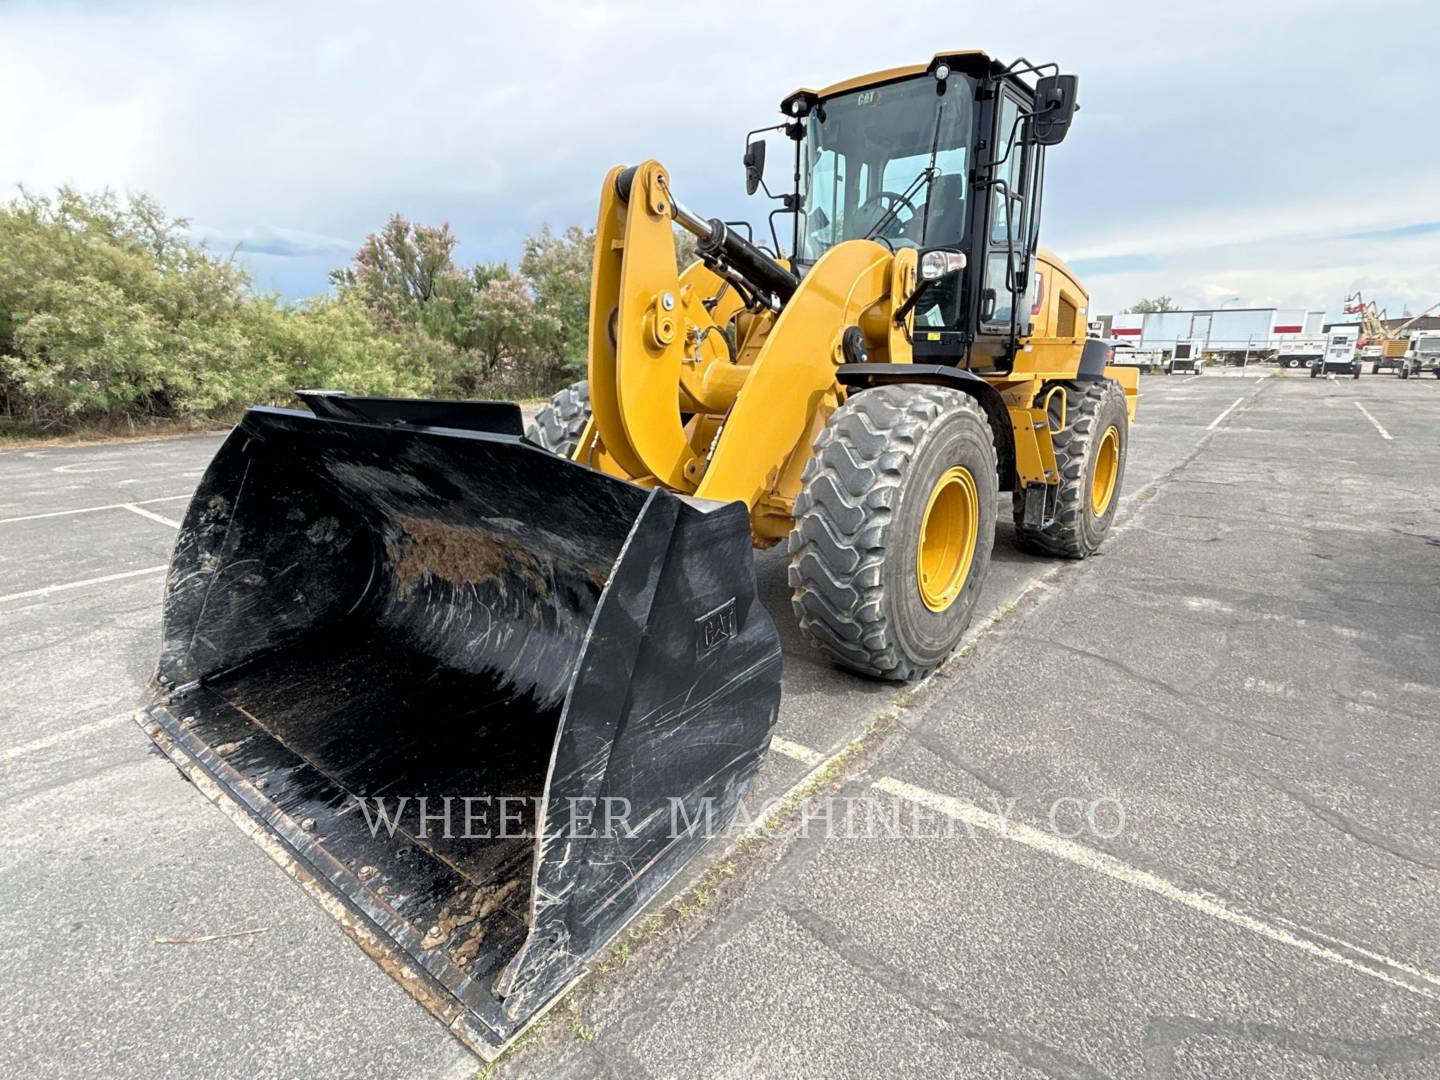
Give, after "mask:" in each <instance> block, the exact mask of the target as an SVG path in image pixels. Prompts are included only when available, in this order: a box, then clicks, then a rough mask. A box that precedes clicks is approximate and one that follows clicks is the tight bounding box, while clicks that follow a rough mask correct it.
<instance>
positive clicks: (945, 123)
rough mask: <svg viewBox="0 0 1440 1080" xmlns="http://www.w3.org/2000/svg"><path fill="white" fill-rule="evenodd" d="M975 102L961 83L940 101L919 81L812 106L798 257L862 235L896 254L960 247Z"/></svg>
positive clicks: (931, 84) (956, 78) (952, 84)
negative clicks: (906, 250) (903, 250)
mask: <svg viewBox="0 0 1440 1080" xmlns="http://www.w3.org/2000/svg"><path fill="white" fill-rule="evenodd" d="M973 96H974V93H973V88H972V85H971V82H970V80H969V79H968V78H965V77H964V76H960V75H951V76H950V79H949V83H948V86H947V92H946V93H945V94H944V95H943V96H941V95H937V94H936V93H935V81H934V80H933V79H931V78H930V77H929V76H925V77H922V78H915V79H908V80H906V81H904V82H898V83H891V84H890V85H888V86H879V87H874V88H872V89H869V90H857V91H855V92H853V93H849V94H841V95H839V96H837V97H833V98H829V99H827V100H826V101H823V102H821V103H820V104H818V105H817V106H815V107H814V108H813V109H811V110H810V114H809V116H808V117H807V118H806V128H805V159H804V160H805V168H804V172H803V175H802V188H801V218H800V241H799V245H798V248H799V249H798V250H797V251H796V256H797V258H798V259H799V260H800V261H801V262H814V261H815V260H816V259H818V258H819V257H820V256H821V255H823V254H824V253H825V252H826V250H828V249H829V248H830V247H832V246H833V245H835V244H838V243H840V242H841V241H843V240H855V239H859V238H861V237H866V236H869V237H872V238H873V239H876V240H880V241H882V242H884V243H887V244H889V245H890V246H891V247H892V248H895V249H899V248H902V247H921V246H922V245H923V246H925V247H936V246H941V245H944V246H957V247H958V246H961V245H962V244H963V242H964V240H965V227H966V216H967V215H966V200H967V198H968V195H969V193H968V192H967V191H966V171H967V169H968V167H969V163H968V161H967V156H968V153H967V152H968V150H969V141H970V131H971V123H970V109H971V100H972V98H973ZM932 161H933V171H932Z"/></svg>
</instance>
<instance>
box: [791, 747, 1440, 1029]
mask: <svg viewBox="0 0 1440 1080" xmlns="http://www.w3.org/2000/svg"><path fill="white" fill-rule="evenodd" d="M770 745H771V747H772V748H773V749H775V750H777V751H779V752H780V753H782V754H784V755H785V756H786V757H790V758H794V759H796V760H797V761H802V762H804V763H805V764H807V765H814V766H815V768H813V769H812V770H811V771H810V772H809V773H808V774H806V777H805V779H803V780H801V781H800V783H798V784H796V785H795V786H794V787H792V788H791V789H790V792H795V791H799V790H801V789H802V788H803V787H804V786H805V784H806V783H807V782H808V781H809V780H810V778H811V777H812V776H815V775H817V774H819V773H820V772H821V771H822V770H823V769H824V767H825V766H826V765H827V764H828V763H829V762H830V761H831V760H833V758H827V757H825V755H823V754H821V753H820V752H819V751H818V750H812V749H811V748H810V747H808V746H802V745H801V744H799V743H795V742H791V741H790V740H788V739H772V740H771V743H770ZM837 756H838V755H837ZM870 786H871V787H872V788H874V789H875V790H877V791H883V792H885V794H887V795H894V796H896V797H897V798H901V799H904V800H905V801H906V802H911V803H915V804H916V805H919V806H924V807H928V808H929V809H931V810H934V811H936V812H938V813H941V814H944V815H945V816H946V817H949V818H953V819H954V820H956V821H959V822H962V823H963V824H965V825H966V826H968V827H970V828H971V829H983V830H985V831H986V832H989V833H994V834H995V835H996V836H999V837H1000V838H1001V839H1004V840H1014V841H1015V842H1016V843H1019V844H1023V845H1025V846H1026V847H1028V848H1032V849H1034V850H1036V851H1039V852H1043V853H1044V854H1046V855H1050V856H1053V857H1055V858H1059V859H1064V860H1065V861H1066V862H1069V863H1072V864H1073V865H1075V866H1079V867H1081V868H1083V869H1085V870H1089V871H1091V872H1092V873H1097V874H1103V875H1105V876H1106V877H1108V878H1111V879H1112V880H1114V881H1118V882H1120V883H1122V884H1124V885H1129V886H1131V887H1132V888H1137V889H1142V890H1144V891H1145V892H1148V893H1152V894H1154V895H1155V896H1159V897H1160V898H1161V899H1164V900H1169V901H1171V902H1172V903H1176V904H1180V905H1181V906H1183V907H1187V908H1189V909H1190V910H1191V911H1195V912H1198V913H1199V914H1201V915H1205V916H1208V917H1209V918H1212V919H1217V920H1219V921H1220V922H1224V923H1228V924H1230V925H1231V926H1235V927H1239V928H1240V929H1242V930H1248V931H1250V932H1251V933H1252V934H1258V935H1260V936H1261V937H1263V938H1267V939H1269V940H1270V941H1273V942H1276V943H1277V944H1280V945H1288V946H1290V947H1291V948H1293V949H1299V950H1300V951H1301V952H1304V953H1308V954H1309V955H1311V956H1313V957H1315V958H1317V959H1320V960H1325V961H1327V962H1328V963H1331V964H1338V965H1339V966H1340V967H1344V968H1349V969H1350V970H1351V971H1357V972H1359V973H1360V974H1362V975H1368V976H1370V978H1372V979H1377V980H1379V981H1380V982H1383V983H1387V984H1389V985H1391V986H1394V987H1397V988H1399V989H1401V990H1408V991H1409V992H1410V993H1412V994H1418V995H1419V996H1420V997H1424V998H1429V999H1430V1000H1432V1001H1440V975H1435V974H1433V973H1432V972H1429V971H1425V970H1424V969H1422V968H1418V967H1415V966H1414V965H1413V964H1407V963H1405V962H1404V961H1403V960H1396V959H1394V958H1393V957H1389V956H1385V955H1383V954H1381V953H1377V952H1374V951H1372V950H1370V949H1367V948H1365V947H1364V946H1361V945H1354V944H1351V943H1350V942H1348V941H1344V940H1342V939H1340V938H1337V937H1334V936H1333V935H1330V934H1323V933H1320V932H1319V931H1312V930H1310V929H1309V928H1307V927H1304V926H1301V925H1299V924H1298V923H1295V922H1292V921H1290V920H1289V919H1278V920H1274V921H1272V920H1269V919H1265V918H1262V917H1260V916H1258V915H1253V914H1251V913H1249V912H1246V911H1240V910H1238V909H1237V908H1235V907H1233V906H1231V904H1230V903H1229V902H1228V901H1227V900H1225V899H1223V898H1222V897H1219V896H1216V895H1215V894H1213V893H1208V892H1204V891H1203V890H1200V889H1192V888H1189V887H1187V886H1184V885H1178V884H1176V883H1175V882H1173V881H1169V880H1167V879H1165V878H1163V877H1160V876H1159V875H1158V874H1153V873H1151V872H1150V871H1148V870H1142V869H1140V868H1139V867H1136V866H1131V865H1130V864H1129V863H1127V862H1125V861H1124V860H1122V859H1119V858H1117V857H1116V856H1114V855H1111V854H1109V853H1107V852H1104V851H1100V850H1098V849H1096V848H1092V847H1089V846H1087V845H1085V844H1081V843H1077V842H1076V841H1074V840H1070V839H1068V838H1066V837H1063V836H1059V835H1056V834H1054V833H1048V832H1045V831H1044V830H1042V829H1037V828H1035V827H1033V826H1031V825H1026V824H1024V823H1023V822H1019V821H1016V820H1014V819H1013V818H1012V817H1008V816H1007V817H1003V818H1002V817H1001V816H1000V815H999V814H996V813H994V812H993V811H990V810H986V809H984V808H983V807H980V806H977V805H976V804H974V803H971V802H966V801H965V800H963V799H957V798H954V797H952V796H949V795H941V794H939V793H938V792H935V791H930V790H929V789H927V788H922V787H916V786H915V785H914V784H907V783H906V782H905V781H903V780H897V779H895V778H894V777H893V776H882V777H880V778H879V779H878V780H875V781H873V782H872V783H871V785H870ZM788 794H789V793H788V792H787V796H788ZM1312 938H1320V939H1323V940H1324V941H1327V942H1329V943H1330V945H1333V946H1334V948H1331V947H1329V946H1327V945H1322V944H1320V942H1319V941H1315V940H1311V939H1312ZM1347 953H1349V954H1351V955H1346V954H1347ZM1407 977H1408V978H1407Z"/></svg>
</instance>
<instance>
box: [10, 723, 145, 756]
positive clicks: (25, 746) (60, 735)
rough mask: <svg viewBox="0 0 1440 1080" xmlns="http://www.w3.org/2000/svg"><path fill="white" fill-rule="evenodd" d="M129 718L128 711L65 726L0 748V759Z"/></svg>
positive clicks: (92, 731)
mask: <svg viewBox="0 0 1440 1080" xmlns="http://www.w3.org/2000/svg"><path fill="white" fill-rule="evenodd" d="M129 719H130V715H129V714H128V713H126V714H124V715H122V716H112V717H110V718H109V719H106V720H96V721H94V722H93V723H89V724H81V725H80V726H79V727H73V728H67V729H66V730H64V731H57V732H55V733H54V734H53V735H46V736H45V737H44V738H41V739H32V740H31V741H30V742H28V743H21V744H20V745H19V746H11V747H7V748H6V749H4V750H0V761H14V760H15V759H16V758H19V757H24V756H25V755H26V754H33V753H36V752H37V751H40V750H48V749H50V747H52V746H58V745H60V744H61V743H63V742H68V741H69V740H71V739H81V738H84V737H85V736H86V735H93V734H95V732H97V731H103V730H104V729H105V728H107V727H113V726H114V725H115V724H123V723H124V722H125V721H126V720H129Z"/></svg>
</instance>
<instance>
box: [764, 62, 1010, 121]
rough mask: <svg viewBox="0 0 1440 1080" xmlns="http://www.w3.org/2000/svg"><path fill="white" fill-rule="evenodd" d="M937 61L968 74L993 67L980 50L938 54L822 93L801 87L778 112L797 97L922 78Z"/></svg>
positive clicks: (859, 77)
mask: <svg viewBox="0 0 1440 1080" xmlns="http://www.w3.org/2000/svg"><path fill="white" fill-rule="evenodd" d="M941 61H944V62H945V63H947V64H949V65H951V67H965V68H969V69H972V70H973V69H976V68H981V69H983V68H986V67H989V66H990V65H992V64H995V63H996V61H995V59H994V57H992V56H991V55H990V54H989V53H987V52H984V51H983V50H980V49H961V50H959V51H955V52H939V53H936V54H935V55H934V56H933V57H931V58H930V62H929V63H928V64H907V65H905V66H904V67H893V68H885V69H884V70H883V71H872V72H871V73H870V74H868V75H856V76H854V77H853V78H849V79H843V80H841V81H840V82H837V83H832V84H831V85H829V86H827V87H825V88H824V89H823V90H812V89H811V88H810V87H808V86H802V87H800V88H799V89H798V90H796V91H795V92H794V93H791V94H786V95H785V99H784V100H783V101H781V102H780V109H781V111H782V112H788V111H789V106H790V102H791V101H793V100H794V99H795V98H797V97H804V98H808V99H810V100H812V101H824V100H825V99H826V98H830V97H834V96H835V95H836V94H846V93H849V92H850V91H851V90H862V89H864V88H865V87H867V86H879V85H880V84H881V83H888V82H894V81H896V80H897V79H908V78H910V77H911V76H914V75H923V74H924V73H925V72H927V71H933V70H934V68H935V67H936V65H938V64H939V63H940V62H941Z"/></svg>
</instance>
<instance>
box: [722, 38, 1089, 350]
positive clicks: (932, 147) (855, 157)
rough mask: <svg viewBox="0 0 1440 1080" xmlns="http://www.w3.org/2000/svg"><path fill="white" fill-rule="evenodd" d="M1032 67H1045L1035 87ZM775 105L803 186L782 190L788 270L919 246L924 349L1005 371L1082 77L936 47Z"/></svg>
mask: <svg viewBox="0 0 1440 1080" xmlns="http://www.w3.org/2000/svg"><path fill="white" fill-rule="evenodd" d="M1047 69H1048V70H1049V71H1051V72H1054V73H1053V74H1046V75H1042V72H1044V71H1046V70H1047ZM1026 75H1033V76H1040V77H1039V78H1038V80H1037V81H1036V83H1035V85H1033V86H1032V85H1031V84H1030V83H1028V82H1026V81H1025V80H1024V79H1023V78H1022V76H1026ZM781 110H782V111H783V112H784V113H785V114H786V116H788V117H789V118H790V120H789V122H788V123H786V124H785V125H782V127H783V128H784V131H785V133H786V134H787V135H789V136H790V137H791V138H792V139H794V140H795V174H796V177H797V184H796V190H795V192H794V193H793V194H786V195H780V196H775V197H776V198H778V199H780V200H781V201H782V202H783V204H784V205H783V207H782V208H781V210H782V211H783V210H788V211H791V212H792V213H793V214H794V235H793V243H792V251H793V257H792V259H791V264H792V267H793V268H794V270H795V271H796V272H797V273H800V274H802V275H803V274H804V273H805V271H806V270H808V269H809V268H810V267H811V266H813V265H814V264H815V263H816V262H817V261H818V260H819V259H820V258H821V257H822V256H823V255H824V254H825V252H826V251H828V250H829V249H830V248H832V247H833V246H835V245H836V244H839V243H842V242H844V241H847V240H857V239H869V240H874V241H875V242H876V243H879V244H882V245H884V246H886V247H888V248H889V249H890V250H891V251H901V250H903V249H906V248H912V249H916V250H917V251H918V253H919V259H918V261H919V265H920V269H921V273H920V277H921V289H922V290H923V294H922V295H921V296H920V297H919V298H918V299H917V300H916V302H915V304H914V312H915V320H914V335H913V337H914V340H913V342H912V344H913V346H914V355H915V359H916V361H917V362H920V361H924V362H928V363H947V364H954V365H958V366H964V367H969V368H973V369H976V370H985V371H995V370H1008V368H1009V366H1010V361H1011V359H1012V358H1013V356H1014V355H1015V350H1016V348H1017V347H1018V342H1019V340H1020V339H1022V338H1024V337H1027V336H1028V335H1029V334H1030V330H1031V309H1032V307H1033V306H1035V301H1037V300H1038V297H1037V296H1035V295H1033V292H1034V287H1033V282H1034V281H1035V278H1036V276H1037V275H1036V273H1035V256H1036V249H1037V246H1038V236H1039V222H1040V201H1041V190H1042V179H1043V173H1044V154H1045V147H1046V146H1047V145H1054V144H1055V143H1058V142H1059V141H1060V140H1061V139H1062V138H1064V135H1065V132H1066V131H1067V130H1068V127H1069V123H1070V118H1071V116H1072V115H1073V113H1074V110H1075V78H1074V77H1073V76H1062V75H1060V74H1059V73H1058V71H1057V70H1056V69H1055V65H1053V64H1051V65H1042V66H1040V67H1036V66H1035V65H1032V64H1030V63H1029V62H1028V61H1024V60H1021V61H1017V62H1016V63H1014V64H1011V65H1010V66H1009V67H1005V66H1003V65H1001V64H999V63H997V62H996V61H994V60H992V59H990V58H989V57H988V56H986V55H985V54H984V53H980V52H959V53H942V54H939V55H937V56H936V57H935V58H934V59H933V60H932V61H931V62H930V63H929V64H928V65H915V66H912V67H908V68H897V69H894V70H891V71H885V72H880V73H877V74H874V75H869V76H864V77H862V78H858V79H851V80H848V81H846V82H843V83H838V84H836V85H835V86H831V87H828V88H826V89H825V90H820V91H813V90H798V91H796V92H795V93H793V94H791V95H790V96H789V97H787V98H786V99H785V100H784V101H783V102H782V103H781ZM755 134H758V133H752V136H753V135H755ZM758 146H763V144H761V143H757V142H752V143H751V144H750V145H749V146H748V147H747V152H746V165H747V173H748V175H749V185H748V186H749V187H750V190H752V191H753V190H754V188H755V186H756V185H757V184H758V183H759V182H760V180H759V175H758V174H759V170H761V169H763V165H764V154H763V150H762V151H761V152H760V153H758V154H756V153H755V152H754V151H755V148H756V147H758ZM756 158H758V168H757V167H756V166H757V161H756ZM777 212H781V211H777ZM772 217H773V215H772ZM927 253H937V254H935V255H933V256H932V257H930V258H926V255H927Z"/></svg>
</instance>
